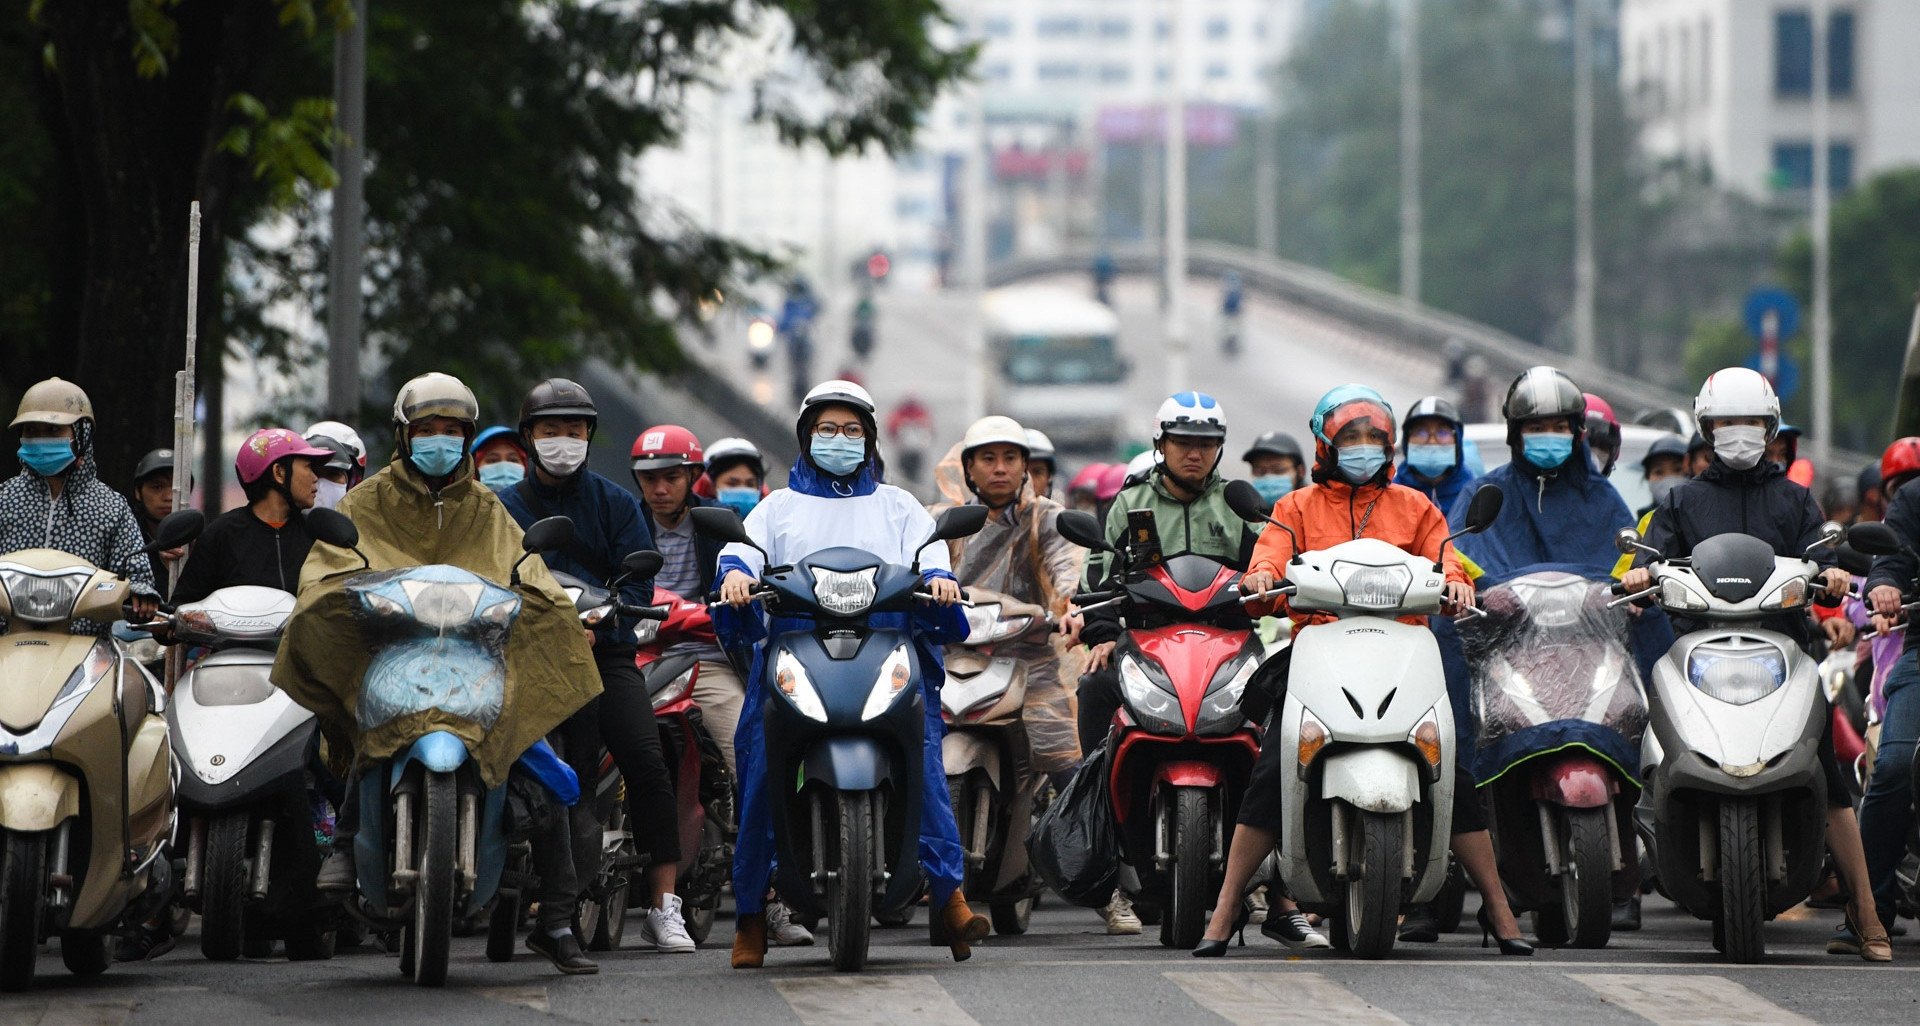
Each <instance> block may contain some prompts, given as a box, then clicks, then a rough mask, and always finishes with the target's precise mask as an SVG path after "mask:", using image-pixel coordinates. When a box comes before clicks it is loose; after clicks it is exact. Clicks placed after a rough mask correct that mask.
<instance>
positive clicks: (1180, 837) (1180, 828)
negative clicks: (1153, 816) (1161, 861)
mask: <svg viewBox="0 0 1920 1026" xmlns="http://www.w3.org/2000/svg"><path fill="white" fill-rule="evenodd" d="M1173 815H1174V819H1173V871H1172V873H1171V876H1172V882H1173V886H1172V888H1171V896H1170V898H1169V900H1168V903H1167V914H1166V918H1165V919H1164V920H1162V922H1161V925H1160V943H1161V944H1164V945H1166V946H1167V947H1170V948H1174V949H1176V950H1179V951H1186V950H1189V949H1191V948H1193V947H1194V946H1195V945H1197V944H1199V943H1200V938H1201V937H1202V936H1203V935H1204V934H1205V933H1206V931H1207V910H1208V909H1209V908H1211V907H1212V904H1213V898H1214V896H1215V894H1216V893H1217V888H1215V887H1213V886H1211V885H1212V883H1213V838H1214V830H1215V824H1214V822H1213V803H1212V802H1211V801H1209V800H1208V794H1207V792H1206V791H1204V790H1202V789H1200V788H1197V787H1182V788H1178V789H1176V790H1175V791H1174V810H1173Z"/></svg>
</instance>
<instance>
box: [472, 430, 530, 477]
mask: <svg viewBox="0 0 1920 1026" xmlns="http://www.w3.org/2000/svg"><path fill="white" fill-rule="evenodd" d="M529 462H530V457H529V454H528V453H527V446H526V442H525V440H524V439H522V438H521V437H520V432H519V431H518V430H516V429H514V428H510V427H508V426H506V425H505V424H495V425H494V426H492V427H490V428H487V429H486V430H484V431H482V432H480V433H479V434H477V435H475V436H473V466H474V469H475V476H476V477H478V478H479V479H480V483H481V484H483V485H486V486H487V487H488V488H491V489H493V490H494V492H495V493H496V494H497V493H499V492H503V491H505V490H507V489H508V488H512V487H513V486H514V485H517V484H519V483H520V482H522V481H524V480H526V478H527V464H528V463H529Z"/></svg>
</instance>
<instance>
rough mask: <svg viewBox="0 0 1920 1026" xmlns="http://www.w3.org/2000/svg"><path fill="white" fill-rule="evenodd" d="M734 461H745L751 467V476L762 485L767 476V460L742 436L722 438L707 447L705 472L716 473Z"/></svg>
mask: <svg viewBox="0 0 1920 1026" xmlns="http://www.w3.org/2000/svg"><path fill="white" fill-rule="evenodd" d="M734 463H746V464H750V465H751V466H752V467H753V476H754V477H757V478H760V479H761V484H762V486H763V487H764V486H765V484H766V477H767V460H766V457H764V456H762V455H760V450H759V449H757V448H755V447H754V444H753V443H752V442H749V441H747V440H746V439H744V438H722V439H720V440H719V441H717V442H715V443H713V444H712V445H710V446H708V447H707V473H708V474H709V475H712V474H717V473H719V472H720V471H722V470H725V469H726V468H727V466H729V465H731V464H734Z"/></svg>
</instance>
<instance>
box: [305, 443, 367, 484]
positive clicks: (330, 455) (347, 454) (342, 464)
mask: <svg viewBox="0 0 1920 1026" xmlns="http://www.w3.org/2000/svg"><path fill="white" fill-rule="evenodd" d="M304 437H305V438H306V442H307V444H308V445H311V446H313V447H314V448H316V449H325V450H326V451H327V463H326V467H327V469H328V470H338V471H342V472H344V473H346V474H348V475H349V476H351V475H352V474H354V473H356V472H357V471H358V470H359V469H360V468H359V467H358V466H357V465H356V464H355V463H354V461H353V455H354V453H353V450H352V449H351V448H349V447H348V446H347V443H345V442H342V441H340V440H339V439H337V438H328V437H327V436H326V435H313V434H309V435H306V436H304Z"/></svg>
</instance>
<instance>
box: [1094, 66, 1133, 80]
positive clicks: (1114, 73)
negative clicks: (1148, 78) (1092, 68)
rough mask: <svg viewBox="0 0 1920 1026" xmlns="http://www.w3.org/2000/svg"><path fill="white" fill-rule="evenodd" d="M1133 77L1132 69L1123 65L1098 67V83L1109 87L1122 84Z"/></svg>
mask: <svg viewBox="0 0 1920 1026" xmlns="http://www.w3.org/2000/svg"><path fill="white" fill-rule="evenodd" d="M1132 77H1133V69H1131V68H1129V67H1127V66H1126V65H1124V64H1102V65H1100V81H1102V82H1106V83H1108V84H1109V85H1118V84H1124V83H1125V82H1126V81H1127V80H1128V79H1131V78H1132Z"/></svg>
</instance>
